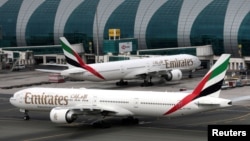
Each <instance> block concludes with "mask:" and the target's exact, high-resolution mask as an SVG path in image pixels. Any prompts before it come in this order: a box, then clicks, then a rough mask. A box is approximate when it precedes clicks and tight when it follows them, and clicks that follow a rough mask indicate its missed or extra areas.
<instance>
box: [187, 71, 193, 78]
mask: <svg viewBox="0 0 250 141" xmlns="http://www.w3.org/2000/svg"><path fill="white" fill-rule="evenodd" d="M192 77H193V71H192V70H191V71H189V74H188V78H192Z"/></svg>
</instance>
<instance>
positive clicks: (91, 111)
mask: <svg viewBox="0 0 250 141" xmlns="http://www.w3.org/2000/svg"><path fill="white" fill-rule="evenodd" d="M63 108H64V107H63ZM67 109H70V110H73V111H75V112H76V113H78V114H86V115H105V116H132V115H134V114H133V113H132V112H130V111H129V110H127V109H124V108H122V107H119V106H114V105H113V106H107V105H96V106H93V105H77V106H74V107H67Z"/></svg>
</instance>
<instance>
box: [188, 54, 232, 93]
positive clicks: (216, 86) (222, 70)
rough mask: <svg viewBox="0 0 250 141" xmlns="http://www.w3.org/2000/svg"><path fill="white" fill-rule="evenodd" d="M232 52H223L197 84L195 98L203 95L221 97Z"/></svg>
mask: <svg viewBox="0 0 250 141" xmlns="http://www.w3.org/2000/svg"><path fill="white" fill-rule="evenodd" d="M230 56H231V55H230V54H222V55H221V57H220V58H219V59H218V60H217V61H216V63H215V64H214V65H213V66H212V68H211V69H210V70H209V71H208V72H207V74H206V75H205V76H204V77H203V79H202V80H201V81H200V83H199V84H198V85H197V86H196V88H195V89H194V91H193V92H192V93H193V95H196V96H195V98H198V97H202V96H207V95H209V96H213V97H219V94H220V91H221V87H222V84H223V81H224V78H225V75H226V72H227V69H228V64H229V60H230Z"/></svg>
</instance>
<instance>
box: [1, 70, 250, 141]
mask: <svg viewBox="0 0 250 141" xmlns="http://www.w3.org/2000/svg"><path fill="white" fill-rule="evenodd" d="M206 72H207V70H204V71H198V72H195V73H194V76H193V78H188V77H187V75H185V74H184V75H183V76H184V78H183V79H182V80H181V81H178V82H164V83H163V82H155V85H154V86H150V87H141V86H140V84H141V83H142V80H131V81H129V83H128V85H127V86H116V84H115V82H116V81H108V82H90V81H65V82H64V83H52V82H49V74H50V73H45V72H38V71H33V70H23V71H16V72H9V71H1V72H0V80H1V81H0V102H1V106H0V125H1V127H2V128H0V140H30V141H31V140H66V141H67V140H71V141H73V140H75V141H77V140H89V141H112V140H113V141H116V140H120V141H127V140H135V141H152V140H157V141H166V140H175V141H201V140H207V125H211V124H212V125H213V124H215V125H216V124H244V125H245V124H248V125H249V124H250V114H249V113H250V108H249V107H250V102H249V101H250V100H249V99H250V98H249V97H250V92H249V90H250V89H249V88H250V86H243V87H235V88H229V89H225V90H222V91H221V95H220V96H221V97H223V98H229V99H233V100H234V102H233V105H234V106H232V107H230V108H227V109H219V110H214V111H211V112H205V113H199V114H195V115H191V116H186V117H182V118H175V119H168V118H166V119H157V120H151V119H141V120H140V124H139V125H137V126H123V125H121V124H120V123H119V121H120V120H119V119H110V120H111V121H110V122H111V123H112V127H111V128H108V129H95V128H93V127H90V126H89V125H86V124H85V122H86V121H88V120H90V119H89V118H87V117H82V118H79V120H78V121H77V122H76V123H72V124H63V125H58V124H53V123H52V122H51V121H50V119H49V113H48V112H45V113H42V112H31V113H30V116H31V120H29V121H23V114H22V113H20V112H19V109H18V108H15V107H13V106H12V105H11V104H10V103H9V97H10V96H11V95H12V94H13V93H15V92H16V91H18V90H21V89H25V88H29V87H64V88H82V87H84V88H91V89H115V90H134V91H137V90H140V91H179V90H180V89H186V90H191V89H193V88H194V87H195V86H196V85H197V83H198V82H199V81H200V80H201V78H202V76H204V74H205V73H206ZM249 78H250V77H249Z"/></svg>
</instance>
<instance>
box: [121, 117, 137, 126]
mask: <svg viewBox="0 0 250 141" xmlns="http://www.w3.org/2000/svg"><path fill="white" fill-rule="evenodd" d="M122 124H123V125H137V124H139V119H138V118H134V117H132V116H129V117H127V118H124V119H122Z"/></svg>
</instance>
